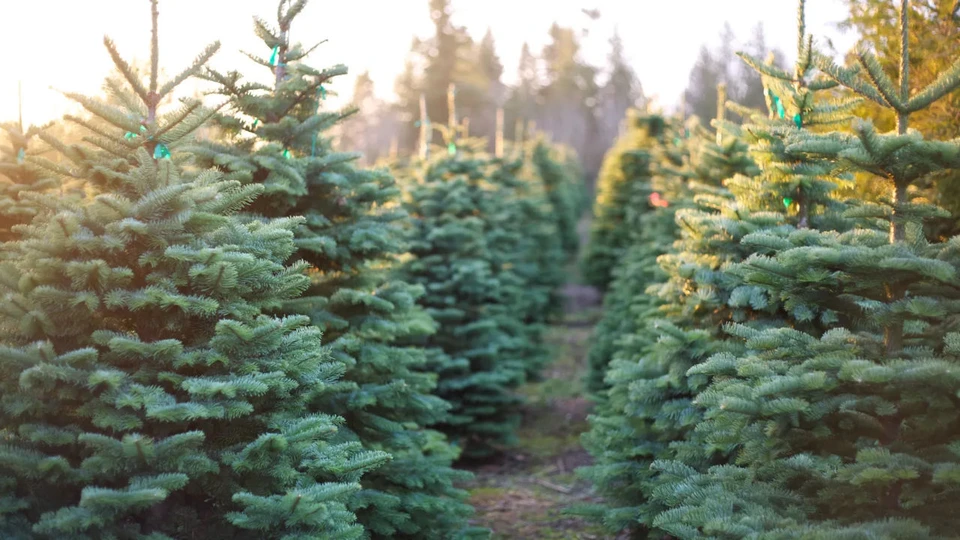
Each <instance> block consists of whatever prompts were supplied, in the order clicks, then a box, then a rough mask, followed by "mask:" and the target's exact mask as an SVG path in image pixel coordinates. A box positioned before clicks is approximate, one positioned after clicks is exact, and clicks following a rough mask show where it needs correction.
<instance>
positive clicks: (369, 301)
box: [192, 0, 478, 538]
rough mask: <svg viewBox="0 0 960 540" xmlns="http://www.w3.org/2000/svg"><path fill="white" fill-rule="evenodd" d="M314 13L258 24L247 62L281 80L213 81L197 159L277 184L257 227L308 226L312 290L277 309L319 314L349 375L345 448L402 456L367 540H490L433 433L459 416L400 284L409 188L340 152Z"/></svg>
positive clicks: (383, 486)
mask: <svg viewBox="0 0 960 540" xmlns="http://www.w3.org/2000/svg"><path fill="white" fill-rule="evenodd" d="M306 4H307V3H306V1H304V0H301V1H295V2H286V1H282V2H280V4H279V7H278V11H277V23H276V24H275V25H271V24H269V23H267V22H266V21H263V20H261V19H259V18H258V19H256V20H255V30H256V33H257V35H258V37H260V38H261V40H262V41H263V43H264V45H265V48H266V50H269V51H271V55H270V58H260V57H258V56H256V55H252V54H250V55H248V56H249V57H250V58H251V59H253V60H254V61H255V62H256V63H257V64H259V65H260V66H262V67H263V68H264V71H265V72H267V73H269V76H270V78H269V82H267V83H260V82H256V81H255V80H250V81H247V80H245V78H244V77H242V75H241V74H240V73H239V72H230V73H219V72H215V71H208V73H207V77H208V78H209V79H210V80H212V81H214V82H215V83H217V84H218V86H219V90H218V91H217V92H218V93H219V94H221V95H223V96H226V97H227V98H228V99H229V111H227V112H226V113H224V114H221V115H218V116H217V117H216V125H217V127H218V129H219V130H220V132H221V135H222V136H221V137H220V139H218V140H214V141H210V142H206V143H204V144H202V145H200V146H199V147H195V148H193V149H192V150H193V152H194V153H195V154H196V155H197V162H198V164H199V165H201V166H211V167H217V168H218V169H220V170H221V171H223V172H224V173H225V174H226V175H227V178H230V179H235V180H237V181H239V182H241V183H242V184H256V185H262V186H263V187H264V196H263V197H261V198H260V199H259V200H258V201H257V202H255V203H254V204H253V205H251V207H250V209H249V211H250V214H251V217H253V218H255V219H262V218H264V217H266V218H270V217H281V216H293V215H303V216H305V218H306V221H305V223H304V224H303V225H301V226H300V227H299V228H298V229H297V230H296V246H297V251H296V252H295V254H294V258H295V259H299V260H302V261H305V262H306V263H307V264H308V265H309V268H310V272H309V275H310V278H311V280H310V286H309V287H308V288H307V290H306V292H305V293H304V295H303V296H301V297H299V298H297V299H292V300H289V301H286V302H284V303H283V305H282V306H281V307H280V308H279V309H278V312H279V313H283V314H287V315H297V314H302V315H306V316H308V317H310V320H311V321H312V322H313V324H315V325H317V326H318V327H319V328H320V329H321V330H322V331H323V332H324V340H325V342H326V343H327V345H328V347H329V349H330V351H331V352H332V354H333V355H334V358H335V359H337V360H338V361H341V362H343V363H344V364H345V365H346V366H347V367H348V369H347V371H346V373H345V374H344V386H343V388H342V392H340V393H338V394H330V395H329V396H330V397H329V399H327V400H325V401H324V402H323V403H322V406H323V407H324V408H325V409H326V410H331V411H336V414H338V415H340V416H343V417H344V418H345V419H346V423H345V426H344V428H343V429H342V430H341V437H342V438H343V440H356V441H360V442H361V443H362V444H363V445H364V447H365V448H370V449H375V450H378V451H383V452H387V453H389V454H390V455H391V456H392V460H391V461H390V463H389V464H387V465H385V466H384V467H381V468H379V469H377V470H376V471H373V472H371V473H370V474H368V475H366V476H365V477H364V478H363V480H362V482H361V483H362V486H363V490H362V491H361V492H360V493H358V494H357V495H355V496H354V497H353V500H352V504H351V509H353V510H354V511H355V512H356V513H357V516H358V518H359V520H360V522H361V523H362V524H363V526H364V527H365V528H366V529H367V531H368V533H369V534H370V535H372V536H374V537H389V538H399V537H406V538H451V537H453V536H455V535H457V534H474V533H478V531H476V530H469V529H466V528H465V526H466V519H467V517H468V516H469V515H470V514H471V512H472V509H471V508H470V506H469V505H467V504H466V503H465V502H464V501H465V499H466V492H465V491H463V490H461V489H457V488H455V487H454V486H453V484H454V482H456V481H459V480H463V479H466V478H469V475H468V474H466V473H463V472H460V471H455V470H453V469H452V468H451V462H452V461H453V459H455V457H456V456H457V451H456V450H455V449H454V448H452V447H451V446H450V445H449V443H448V442H447V441H446V440H445V438H444V437H443V436H442V435H441V434H440V433H439V432H436V431H433V430H431V429H427V428H428V426H431V425H433V424H436V423H437V422H439V421H441V420H442V419H444V418H445V417H446V415H447V409H448V408H449V406H448V405H447V404H446V403H445V402H444V401H442V400H441V399H439V398H438V397H436V396H434V395H432V393H433V391H434V388H435V386H436V375H434V374H433V373H431V372H430V370H429V369H428V366H427V356H426V353H425V351H424V350H423V349H422V348H420V347H418V346H415V344H416V343H418V342H419V341H422V340H423V339H425V338H426V336H428V335H430V334H432V333H433V332H434V331H435V330H436V324H435V323H434V321H433V320H432V319H431V318H430V316H429V315H427V313H426V312H425V311H424V310H423V309H421V308H420V307H418V305H417V302H418V299H419V297H420V296H421V295H422V294H423V293H424V288H423V287H422V286H419V285H413V284H411V283H409V282H406V281H404V280H402V279H397V278H396V277H395V276H394V275H393V273H394V272H393V271H394V269H395V267H396V264H397V256H398V254H400V253H403V252H404V251H405V249H406V246H405V243H404V241H403V238H402V227H403V225H404V223H405V222H406V219H407V215H406V213H405V212H404V211H403V209H402V208H401V207H400V206H399V201H398V197H399V194H400V191H399V189H398V187H397V185H396V183H395V181H394V178H393V177H392V176H391V175H390V174H389V172H387V171H385V170H364V169H360V168H358V167H357V166H356V165H355V164H354V161H355V160H356V159H357V158H358V157H359V156H358V155H356V154H347V153H339V152H336V151H335V150H334V149H333V147H332V142H331V137H330V136H329V135H327V134H326V131H327V130H329V129H330V128H331V127H332V126H334V125H336V124H337V123H338V122H340V121H342V120H343V119H344V117H345V116H346V115H347V114H349V113H350V111H347V112H340V111H336V112H329V111H324V110H323V101H324V100H325V98H326V97H327V93H328V91H329V90H328V88H329V86H330V85H331V80H332V79H333V78H334V77H336V76H337V75H341V74H343V73H345V72H346V68H345V67H343V66H336V67H333V68H329V69H325V70H318V69H315V68H312V67H310V66H308V65H307V64H306V63H305V59H306V57H307V55H308V54H309V53H310V52H311V51H312V50H313V49H312V48H304V47H303V46H301V45H300V44H297V43H294V42H292V41H291V39H290V32H291V27H292V26H293V22H294V21H295V19H296V17H297V16H298V15H299V14H301V13H302V11H303V9H304V8H305V7H306Z"/></svg>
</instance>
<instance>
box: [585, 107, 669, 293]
mask: <svg viewBox="0 0 960 540" xmlns="http://www.w3.org/2000/svg"><path fill="white" fill-rule="evenodd" d="M664 122H665V121H664V119H663V118H661V117H659V116H650V117H641V116H640V114H639V112H638V111H635V110H632V109H631V111H630V112H629V113H628V115H627V131H626V133H624V135H623V136H621V137H620V138H619V139H617V142H616V143H615V144H614V146H613V148H611V149H610V150H609V151H607V154H606V156H605V157H604V160H603V165H602V167H601V169H600V175H599V179H598V180H597V198H596V201H595V202H594V208H593V214H594V216H593V223H592V225H591V229H590V242H589V244H588V245H587V250H586V253H585V254H584V258H583V262H582V271H583V278H584V280H585V281H586V282H587V283H589V284H590V285H593V286H595V287H597V288H599V289H606V288H607V287H608V286H609V285H610V282H611V280H612V279H613V276H612V272H613V269H614V267H615V266H616V265H617V263H618V261H619V260H620V257H621V256H622V254H623V251H624V250H625V248H626V247H627V246H628V245H629V243H630V235H631V234H633V230H632V228H631V226H630V224H629V214H630V212H631V211H637V210H636V207H635V206H634V203H635V202H636V201H634V200H633V199H632V198H631V197H632V195H633V186H634V184H636V183H638V182H640V183H642V182H644V179H646V178H647V177H648V175H649V174H650V173H649V167H650V158H649V155H648V154H647V153H645V152H643V150H644V149H647V148H650V147H651V146H653V145H656V144H657V142H658V141H660V140H662V132H663V130H664V128H665V125H664Z"/></svg>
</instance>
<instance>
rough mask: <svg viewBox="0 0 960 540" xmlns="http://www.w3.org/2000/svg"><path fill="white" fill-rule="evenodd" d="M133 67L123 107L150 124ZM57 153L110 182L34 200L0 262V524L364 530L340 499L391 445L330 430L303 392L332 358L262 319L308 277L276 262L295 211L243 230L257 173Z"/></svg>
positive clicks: (179, 531)
mask: <svg viewBox="0 0 960 540" xmlns="http://www.w3.org/2000/svg"><path fill="white" fill-rule="evenodd" d="M152 7H153V47H152V55H151V57H152V59H153V62H152V64H153V66H154V67H156V65H157V62H156V59H157V49H158V47H157V39H156V36H157V32H156V30H157V24H156V23H157V3H156V0H154V1H153V2H152ZM108 47H109V46H108ZM111 52H115V51H113V50H112V49H111ZM113 56H114V60H115V62H116V63H117V64H121V63H122V62H121V61H120V60H119V59H118V57H117V56H116V55H115V54H114V55H113ZM150 75H151V76H150V81H149V92H148V93H146V94H145V95H146V96H147V99H145V100H143V101H141V102H140V103H139V104H138V106H137V107H135V108H132V109H133V110H134V111H135V110H143V111H145V112H146V113H147V119H148V120H147V122H146V125H145V128H146V130H145V133H147V134H154V135H156V134H157V133H158V129H162V128H158V116H157V104H158V103H157V101H156V100H155V99H153V98H151V97H150V96H156V95H157V77H156V69H154V70H152V72H151V74H150ZM175 80H176V79H175ZM181 80H182V79H181ZM131 85H132V86H133V87H134V88H144V85H143V83H142V82H141V81H139V80H137V81H136V84H133V83H131ZM171 86H175V84H172V85H171ZM89 103H93V101H89ZM101 110H102V111H103V112H109V115H108V116H109V117H110V118H114V119H116V118H119V117H118V116H116V115H115V114H114V113H116V112H118V110H117V109H109V111H108V110H107V109H101ZM131 112H133V111H131ZM108 119H109V118H107V119H105V120H108ZM179 124H180V122H176V121H172V122H170V123H166V124H162V125H163V126H164V127H166V128H168V129H170V130H176V129H178V125H179ZM119 127H120V129H116V128H114V129H113V130H106V129H101V130H100V131H99V132H97V135H96V136H95V140H97V141H98V143H99V145H100V148H101V149H104V148H106V147H111V148H121V147H124V146H123V145H124V141H128V140H129V139H128V138H127V139H125V138H124V134H125V131H124V128H126V126H119ZM147 136H148V137H149V135H147ZM161 140H162V139H161ZM153 144H154V149H155V148H156V147H157V146H159V143H157V138H154V139H153ZM60 146H61V147H65V145H60ZM71 150H72V152H71V154H69V155H68V156H67V157H68V158H69V159H70V160H71V161H72V165H73V166H72V168H67V167H63V168H61V169H60V170H62V171H65V172H68V173H70V174H73V175H76V176H74V177H75V178H80V179H82V180H84V181H87V182H90V183H91V184H94V185H109V186H111V190H110V192H109V193H102V194H100V195H97V196H96V197H94V198H88V199H85V200H82V201H79V202H71V201H69V200H61V199H55V198H49V199H46V202H45V204H47V205H48V206H49V208H50V211H51V212H52V213H54V215H52V216H51V217H49V218H45V217H44V216H43V215H41V217H39V218H37V219H34V220H33V221H32V223H31V224H30V225H29V226H24V227H21V229H20V230H21V231H22V240H20V241H18V242H16V244H15V246H14V248H13V249H15V250H16V253H17V254H18V255H19V256H18V257H17V258H15V259H14V260H12V261H8V262H6V263H4V264H3V265H2V266H0V276H2V277H0V281H2V283H3V288H4V290H5V301H4V303H3V306H4V308H3V310H2V311H0V332H2V341H3V343H4V346H3V349H4V351H3V354H2V355H0V357H2V358H3V360H2V361H0V385H2V398H0V400H2V402H3V406H2V407H0V411H2V412H0V434H2V437H3V442H4V444H3V446H2V449H0V479H2V480H0V486H2V487H0V490H2V491H0V500H2V501H4V503H3V504H2V505H0V508H2V513H3V519H2V520H0V535H2V536H3V537H4V538H62V537H69V538H157V539H160V538H171V539H172V538H263V537H264V536H267V537H272V538H305V537H325V538H332V537H335V538H361V537H362V535H363V528H362V527H360V526H359V525H357V524H356V523H355V519H356V518H355V516H354V515H353V513H352V512H351V511H350V510H349V509H348V508H347V504H348V502H349V501H350V500H351V498H352V497H355V496H356V494H357V493H358V492H359V491H360V489H361V487H360V485H359V483H358V480H359V479H360V477H361V475H362V474H363V473H364V472H365V471H367V470H369V469H371V468H375V467H377V466H379V465H381V464H382V463H384V462H385V461H386V460H388V459H389V455H387V454H385V453H382V452H370V451H366V450H364V449H363V448H362V446H361V445H360V444H359V443H357V442H335V441H333V440H332V437H333V436H334V435H335V433H336V432H337V430H338V425H339V424H341V423H342V419H340V418H338V417H336V416H335V415H332V414H329V413H328V412H327V411H325V410H323V409H321V408H318V407H317V406H316V404H317V403H318V402H319V403H322V402H323V401H324V399H325V398H326V395H327V394H328V393H330V392H337V387H338V385H337V382H336V381H337V379H339V377H340V375H341V374H342V373H343V371H344V369H345V366H344V365H343V363H342V362H340V361H338V360H336V359H334V358H331V357H330V355H329V354H328V353H325V352H324V351H323V349H322V347H321V344H320V341H319V338H320V332H319V330H318V329H316V328H315V327H311V326H309V319H307V318H306V317H285V318H277V317H272V316H269V315H265V314H264V313H263V309H264V308H269V307H272V306H276V305H278V304H279V303H281V302H282V301H284V300H287V299H290V298H294V297H296V296H297V295H298V294H299V293H301V292H302V291H303V289H304V288H305V287H306V286H307V284H308V279H307V278H306V276H304V275H303V270H304V266H303V265H302V264H295V265H291V266H285V265H284V264H283V263H284V261H285V260H286V259H287V258H288V257H289V255H290V254H291V253H292V252H293V250H294V237H293V229H294V228H296V227H297V226H298V225H299V224H300V223H301V221H302V220H300V219H283V220H271V221H262V222H249V223H246V224H244V223H242V222H240V221H239V220H237V219H236V217H234V214H235V213H236V212H237V210H239V209H240V208H242V207H244V206H246V205H247V204H249V202H250V201H251V200H253V199H254V198H255V197H256V196H257V195H258V194H259V193H260V192H261V191H262V188H261V187H260V186H241V185H240V184H239V183H238V182H236V181H228V180H223V179H222V178H221V177H219V176H218V175H217V174H216V173H213V172H205V173H202V174H200V175H199V176H198V177H197V178H196V179H195V180H192V181H185V180H184V179H183V177H182V176H181V174H180V172H179V170H178V169H179V168H178V166H177V164H176V162H175V161H173V160H171V159H169V157H168V156H158V157H153V156H152V155H151V152H150V151H148V150H147V149H146V148H131V149H129V151H124V152H123V155H122V157H121V156H116V155H114V156H113V157H112V158H108V157H107V155H106V154H105V153H104V152H97V151H95V150H88V149H85V148H81V147H79V146H75V147H72V148H71ZM48 163H49V162H48ZM330 479H334V480H330Z"/></svg>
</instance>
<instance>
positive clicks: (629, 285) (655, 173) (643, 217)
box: [587, 115, 685, 399]
mask: <svg viewBox="0 0 960 540" xmlns="http://www.w3.org/2000/svg"><path fill="white" fill-rule="evenodd" d="M628 120H632V124H630V125H632V126H633V127H631V128H630V129H631V130H637V131H640V132H641V134H642V135H640V139H641V140H643V141H645V142H644V144H645V145H646V147H645V148H644V147H641V148H637V149H634V150H632V151H630V152H629V153H628V154H626V155H624V156H621V158H620V159H622V160H627V163H629V171H630V173H631V177H630V179H629V182H623V183H621V184H620V185H619V189H622V190H624V191H625V194H624V195H620V198H621V199H622V200H623V201H624V203H623V208H622V209H621V210H620V212H621V214H622V216H623V220H622V223H620V224H619V225H618V229H615V230H612V231H609V232H607V233H605V236H606V237H607V238H613V237H616V236H619V237H621V240H619V242H622V243H623V245H622V246H621V247H620V248H619V251H621V252H622V254H621V255H620V256H619V258H618V260H616V261H609V262H610V263H612V264H613V267H612V269H611V278H612V282H611V284H610V290H609V291H608V292H607V294H606V295H605V296H604V306H603V318H602V319H601V320H600V322H599V323H598V324H597V328H596V329H595V330H594V334H593V337H592V342H591V344H590V351H589V353H588V356H587V360H588V364H589V371H588V373H587V388H588V389H590V390H591V391H592V392H594V393H595V394H596V396H597V397H599V398H601V399H602V397H603V396H602V393H603V390H604V389H605V388H606V387H607V386H606V384H605V383H604V378H605V376H606V371H607V366H608V365H609V363H610V360H611V358H612V357H613V355H614V352H615V351H616V350H617V348H618V342H619V340H620V339H621V338H622V337H623V336H626V335H631V334H632V333H633V331H634V330H636V328H637V323H638V312H643V311H645V310H647V309H649V308H650V307H651V305H650V303H649V302H648V300H650V299H649V298H643V297H644V291H645V290H646V288H647V286H648V285H651V284H652V283H654V282H656V280H657V277H658V275H659V274H658V272H659V268H658V267H657V265H656V257H657V255H659V254H660V253H662V250H663V248H664V247H666V246H668V245H669V243H670V242H669V240H667V241H664V239H665V238H670V237H672V236H673V227H672V217H671V216H672V212H673V211H674V210H675V209H676V202H677V201H676V199H675V200H674V206H673V207H670V203H668V202H667V199H666V198H665V197H670V196H671V195H672V194H676V195H679V193H672V194H671V195H668V194H667V193H664V194H663V196H661V194H660V193H659V192H656V195H654V193H655V191H654V188H653V180H654V179H655V178H657V179H658V183H659V184H661V186H660V187H661V188H664V187H666V188H669V189H670V190H671V191H672V192H675V191H677V189H678V188H680V189H681V190H682V187H680V186H679V185H677V182H674V179H676V174H675V170H674V167H677V166H679V165H681V164H682V161H683V154H684V153H685V150H684V148H683V146H682V141H684V140H685V139H683V138H682V137H673V136H672V135H675V134H676V135H681V134H682V133H683V129H684V128H680V130H679V133H677V131H676V126H675V125H673V124H674V123H673V122H672V121H668V120H666V119H664V118H663V117H661V116H659V115H651V116H647V117H639V118H637V117H635V116H633V115H631V116H629V117H628ZM636 136H637V135H636V134H632V133H631V132H630V131H628V132H627V134H626V135H625V137H628V138H629V137H636ZM675 143H680V145H679V146H678V145H677V144H675ZM611 152H617V149H616V148H614V149H613V150H611ZM615 155H616V154H613V155H611V156H608V158H609V159H611V160H613V159H614V156H615ZM621 172H622V170H621ZM661 197H663V198H661ZM597 219H598V221H599V218H597ZM602 232H603V230H602V229H599V228H597V227H596V226H595V228H594V234H600V233H602ZM600 240H601V238H596V237H595V238H594V239H593V241H600ZM591 246H593V244H591ZM593 249H594V251H593V252H592V255H593V258H592V259H590V258H588V259H587V260H588V261H590V260H593V261H598V260H599V259H598V258H597V257H599V255H600V253H601V250H600V249H599V248H593ZM608 254H612V252H608ZM588 257H590V255H588ZM588 268H589V266H588ZM641 298H643V299H642V300H640V301H639V302H638V299H641Z"/></svg>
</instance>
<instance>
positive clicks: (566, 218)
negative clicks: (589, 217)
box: [529, 137, 586, 257]
mask: <svg viewBox="0 0 960 540" xmlns="http://www.w3.org/2000/svg"><path fill="white" fill-rule="evenodd" d="M573 158H574V155H573V153H572V152H571V151H570V150H567V149H565V148H563V147H559V148H558V147H556V146H554V145H551V144H550V143H549V142H548V141H547V140H545V139H543V138H542V137H541V138H537V139H535V140H534V146H533V151H532V155H531V156H530V157H529V161H530V162H531V163H532V164H533V166H534V167H535V168H536V171H537V174H538V175H539V176H540V178H541V179H542V181H543V183H544V184H545V187H546V191H547V196H548V197H549V198H550V204H551V205H552V206H553V215H554V218H555V219H556V226H557V230H558V231H559V234H560V242H561V245H562V246H563V250H564V252H565V253H566V254H567V257H572V256H574V255H575V254H576V253H577V251H578V250H579V248H580V234H579V231H578V230H577V225H578V223H579V221H580V216H581V215H582V214H583V211H584V203H585V201H586V197H585V196H584V192H585V186H584V185H583V173H582V172H581V171H580V170H579V165H578V164H577V161H576V160H575V159H573Z"/></svg>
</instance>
